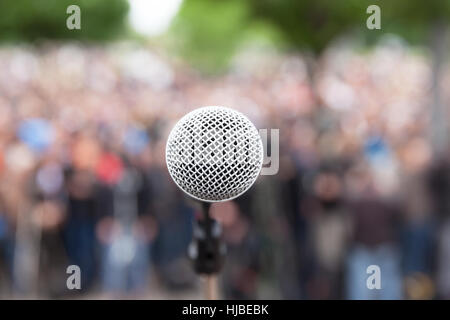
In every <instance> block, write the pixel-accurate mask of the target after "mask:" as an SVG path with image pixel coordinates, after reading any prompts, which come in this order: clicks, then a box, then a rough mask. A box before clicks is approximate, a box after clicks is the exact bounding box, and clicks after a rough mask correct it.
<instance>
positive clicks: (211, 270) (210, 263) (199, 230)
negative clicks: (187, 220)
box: [190, 202, 225, 300]
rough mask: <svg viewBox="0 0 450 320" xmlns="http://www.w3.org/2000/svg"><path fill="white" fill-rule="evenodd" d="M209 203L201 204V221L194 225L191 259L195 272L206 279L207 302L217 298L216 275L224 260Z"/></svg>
mask: <svg viewBox="0 0 450 320" xmlns="http://www.w3.org/2000/svg"><path fill="white" fill-rule="evenodd" d="M210 207H211V203H209V202H202V219H200V220H196V221H195V224H194V234H193V243H192V244H191V248H190V249H191V250H190V252H191V258H192V259H193V260H194V269H195V272H196V273H197V274H199V275H203V276H205V277H206V285H205V297H206V299H208V300H216V299H217V298H218V286H217V285H218V284H217V275H218V273H219V272H220V270H221V269H222V266H223V263H224V258H225V245H224V243H223V242H222V239H221V235H222V228H221V226H220V224H219V223H218V222H217V221H216V220H214V219H213V218H212V217H211V215H210V213H209V209H210Z"/></svg>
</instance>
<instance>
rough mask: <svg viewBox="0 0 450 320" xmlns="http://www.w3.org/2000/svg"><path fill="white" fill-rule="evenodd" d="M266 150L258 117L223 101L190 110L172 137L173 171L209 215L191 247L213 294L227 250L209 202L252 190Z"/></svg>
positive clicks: (169, 159) (197, 226) (196, 227)
mask: <svg viewBox="0 0 450 320" xmlns="http://www.w3.org/2000/svg"><path fill="white" fill-rule="evenodd" d="M263 156H264V151H263V144H262V140H261V137H260V136H259V132H258V130H257V129H256V127H255V126H254V125H253V123H252V122H251V121H250V120H249V119H248V118H247V117H246V116H244V115H243V114H242V113H240V112H238V111H236V110H233V109H230V108H226V107H221V106H208V107H202V108H198V109H195V110H194V111H191V112H189V113H188V114H186V115H185V116H184V117H182V118H181V119H180V120H179V121H178V122H177V123H176V124H175V126H174V128H173V129H172V131H171V132H170V134H169V137H168V139H167V144H166V164H167V168H168V170H169V174H170V176H171V177H172V179H173V181H174V182H175V184H176V185H177V186H178V187H179V188H180V189H181V190H182V191H183V192H184V193H186V194H187V195H189V196H190V197H192V198H194V199H197V200H200V201H202V203H203V214H204V218H203V220H202V221H197V223H196V224H195V225H194V234H193V237H194V241H193V242H192V243H191V245H190V247H189V253H190V257H191V258H192V259H193V260H194V269H195V271H196V272H197V273H199V274H205V275H207V276H208V278H207V279H208V283H207V293H206V296H207V298H209V299H214V298H215V297H216V293H215V292H216V291H217V289H215V283H216V277H214V276H213V275H214V274H216V273H218V272H219V271H220V269H221V267H222V265H223V260H224V256H225V251H226V249H225V246H224V244H223V243H222V242H221V239H220V238H221V227H220V224H219V223H217V222H216V221H215V220H214V219H212V218H211V216H210V215H209V207H210V205H211V203H213V202H221V201H228V200H231V199H234V198H237V197H239V196H240V195H242V194H243V193H244V192H246V191H247V190H248V189H249V188H250V187H251V186H252V185H253V183H254V182H255V181H256V179H257V178H258V176H259V173H260V171H261V168H262V164H263Z"/></svg>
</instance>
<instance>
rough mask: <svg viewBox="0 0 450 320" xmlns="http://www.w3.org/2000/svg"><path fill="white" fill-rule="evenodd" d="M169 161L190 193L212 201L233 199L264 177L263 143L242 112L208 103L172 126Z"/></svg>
mask: <svg viewBox="0 0 450 320" xmlns="http://www.w3.org/2000/svg"><path fill="white" fill-rule="evenodd" d="M166 163H167V167H168V169H169V173H170V176H171V177H172V179H173V180H174V181H175V183H176V184H177V185H178V187H180V188H181V189H182V190H183V191H184V192H186V193H187V194H189V195H190V196H192V197H194V198H196V199H199V200H203V201H209V202H216V201H225V200H230V199H233V198H235V197H238V196H239V195H241V194H242V193H244V192H245V191H247V189H249V188H250V187H251V186H252V184H253V183H254V182H255V180H256V178H257V177H258V175H259V173H260V170H261V167H262V163H263V146H262V141H261V138H260V136H259V133H258V130H257V129H256V128H255V126H254V125H253V124H252V123H251V121H250V120H248V119H247V117H245V116H244V115H243V114H241V113H240V112H237V111H235V110H232V109H229V108H225V107H203V108H199V109H196V110H194V111H192V112H190V113H188V114H187V115H185V116H184V117H183V118H182V119H181V120H180V121H178V122H177V124H176V125H175V127H174V128H173V129H172V131H171V133H170V135H169V138H168V140H167V145H166Z"/></svg>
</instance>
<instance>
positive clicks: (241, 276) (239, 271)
mask: <svg viewBox="0 0 450 320" xmlns="http://www.w3.org/2000/svg"><path fill="white" fill-rule="evenodd" d="M211 215H212V217H214V218H215V219H217V221H219V222H220V223H222V227H223V233H224V241H225V244H226V247H227V256H226V258H225V265H224V269H223V272H222V274H221V283H222V287H223V290H224V297H225V299H238V300H248V299H250V300H251V299H257V298H258V295H257V292H258V282H259V281H258V279H259V272H260V254H259V250H260V238H259V236H258V234H257V232H256V230H254V228H253V227H252V224H251V223H250V221H249V218H248V216H245V215H244V214H242V213H241V209H240V208H239V206H238V205H237V204H236V202H234V201H226V202H223V203H216V204H214V205H213V206H212V207H211Z"/></svg>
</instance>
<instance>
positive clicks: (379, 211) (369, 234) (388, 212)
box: [345, 167, 403, 300]
mask: <svg viewBox="0 0 450 320" xmlns="http://www.w3.org/2000/svg"><path fill="white" fill-rule="evenodd" d="M350 175H351V179H352V180H353V179H355V180H356V181H353V183H355V184H356V186H357V187H356V188H357V193H358V195H357V198H354V199H351V204H350V210H351V211H350V212H351V215H352V226H351V230H352V236H351V238H352V240H351V248H350V250H349V252H348V255H347V257H346V270H345V276H346V298H347V299H388V300H392V299H402V297H403V290H402V289H403V287H402V276H401V267H400V261H401V257H400V251H399V249H398V240H399V239H398V233H397V232H396V231H397V230H398V228H399V225H398V223H399V215H400V213H399V208H398V207H397V204H395V203H389V202H388V201H387V200H386V199H383V198H382V197H381V196H380V195H379V194H378V193H377V191H376V190H377V189H376V188H375V186H374V180H373V177H372V173H371V171H369V170H368V169H367V167H366V168H364V167H362V168H359V169H358V170H357V172H351V173H350ZM370 265H376V266H379V267H380V270H381V289H375V290H370V289H369V288H368V287H367V285H366V281H367V278H368V277H369V274H367V273H366V270H367V268H368V267H369V266H370Z"/></svg>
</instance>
